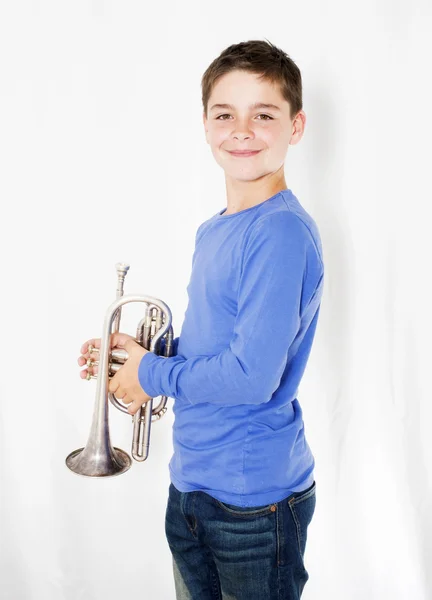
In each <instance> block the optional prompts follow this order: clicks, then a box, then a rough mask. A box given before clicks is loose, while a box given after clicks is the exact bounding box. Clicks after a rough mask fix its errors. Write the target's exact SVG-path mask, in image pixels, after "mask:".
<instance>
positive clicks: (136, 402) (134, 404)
mask: <svg viewBox="0 0 432 600" xmlns="http://www.w3.org/2000/svg"><path fill="white" fill-rule="evenodd" d="M123 402H124V400H123ZM141 406H142V403H141V402H140V401H139V400H134V401H133V402H132V404H130V405H129V406H128V409H127V410H128V413H129V414H131V415H134V414H135V413H136V412H138V411H139V409H140V408H141Z"/></svg>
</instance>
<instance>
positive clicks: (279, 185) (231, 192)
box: [223, 171, 287, 215]
mask: <svg viewBox="0 0 432 600" xmlns="http://www.w3.org/2000/svg"><path fill="white" fill-rule="evenodd" d="M272 176H275V177H272ZM272 176H271V177H270V178H265V179H264V178H263V179H258V180H256V181H252V182H251V181H247V182H244V181H236V180H230V179H228V178H226V180H225V187H226V194H227V209H226V211H225V212H224V213H223V214H224V215H231V214H234V213H236V212H240V211H241V210H245V209H246V208H251V207H252V206H256V205H257V204H261V202H264V201H265V200H267V199H268V198H271V197H272V196H274V195H275V194H277V193H278V192H280V191H282V190H286V189H287V184H286V182H285V176H284V173H283V171H282V173H279V172H277V173H273V174H272Z"/></svg>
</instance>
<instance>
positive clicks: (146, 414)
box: [66, 263, 174, 477]
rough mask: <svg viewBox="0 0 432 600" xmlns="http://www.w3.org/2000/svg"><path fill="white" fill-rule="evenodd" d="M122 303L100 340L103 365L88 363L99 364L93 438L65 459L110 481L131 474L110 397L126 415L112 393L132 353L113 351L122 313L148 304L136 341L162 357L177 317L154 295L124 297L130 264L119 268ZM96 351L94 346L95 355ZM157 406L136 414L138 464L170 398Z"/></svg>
mask: <svg viewBox="0 0 432 600" xmlns="http://www.w3.org/2000/svg"><path fill="white" fill-rule="evenodd" d="M116 269H117V275H118V282H117V299H116V300H115V302H113V303H112V304H111V306H110V307H109V308H108V310H107V312H106V315H105V320H104V325H103V332H102V338H101V347H100V350H99V361H96V362H95V361H91V360H89V361H88V362H87V365H88V366H89V367H91V366H92V365H93V364H97V365H99V370H98V375H97V376H96V375H91V376H90V377H87V379H90V378H92V379H97V387H96V402H95V405H94V412H93V422H92V425H91V429H90V435H89V438H88V440H87V444H86V446H85V447H84V448H79V449H78V450H74V451H73V452H71V454H69V455H68V457H67V458H66V465H67V467H68V468H69V469H70V470H71V471H73V472H74V473H77V474H78V475H84V476H86V477H110V476H113V475H120V474H121V473H124V472H125V471H127V470H128V469H129V468H130V466H131V464H132V460H131V458H130V456H129V455H128V454H127V452H125V451H124V450H120V448H114V447H113V446H111V441H110V432H109V424H108V399H109V400H110V402H111V403H112V404H113V405H114V406H115V407H116V408H118V409H119V410H121V411H122V412H125V413H127V414H129V413H128V412H127V406H126V405H124V404H123V403H122V402H121V401H120V400H119V399H118V398H116V397H115V395H114V394H111V393H110V392H109V391H108V383H109V378H110V376H113V375H114V374H115V373H116V372H117V371H118V370H119V369H120V368H121V366H122V365H123V364H124V363H125V362H126V360H127V358H128V354H127V352H126V351H125V350H121V349H117V350H116V349H112V350H111V351H110V339H111V334H112V333H115V332H118V331H119V326H120V316H121V309H122V306H123V305H124V304H128V303H129V302H143V303H144V304H145V313H144V317H143V318H142V319H141V321H140V322H139V324H138V327H137V334H136V338H135V339H136V341H137V342H138V343H139V344H140V345H141V346H143V348H146V349H147V350H150V351H151V352H154V353H155V354H158V355H159V354H160V353H159V350H160V346H161V340H162V338H163V337H164V336H165V346H164V353H163V356H166V357H168V356H171V355H172V351H173V336H174V332H173V328H172V315H171V311H170V309H169V307H168V306H167V305H166V304H165V303H164V302H162V301H161V300H158V299H157V298H153V297H152V296H141V295H139V296H137V295H127V296H124V295H123V285H124V279H125V277H126V274H127V272H128V270H129V265H127V264H124V263H118V264H117V265H116ZM92 352H97V350H96V349H94V348H93V349H91V348H90V354H91V353H92ZM161 398H162V400H161V401H160V403H159V404H158V405H157V407H156V408H153V399H152V400H149V401H148V402H146V403H145V404H143V406H142V407H141V408H140V409H139V410H138V411H137V412H136V413H135V414H134V415H133V416H132V421H133V424H134V428H133V439H132V456H133V458H134V459H135V460H136V461H139V462H142V461H144V460H146V458H147V456H148V453H149V447H150V428H151V422H152V421H156V420H159V419H160V418H161V417H162V416H163V415H164V414H165V413H166V410H167V409H166V403H167V400H168V397H167V396H161Z"/></svg>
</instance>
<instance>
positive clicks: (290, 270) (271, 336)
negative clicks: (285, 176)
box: [138, 213, 318, 406]
mask: <svg viewBox="0 0 432 600" xmlns="http://www.w3.org/2000/svg"><path fill="white" fill-rule="evenodd" d="M315 256H316V254H315V248H314V242H313V240H312V237H311V235H310V233H309V231H308V229H307V228H306V226H305V225H304V223H303V222H302V221H301V220H300V219H299V218H298V217H297V216H296V215H295V214H293V213H278V214H274V215H270V216H268V217H264V218H263V219H261V220H260V221H259V222H257V224H256V225H255V226H254V228H253V231H252V233H251V236H250V238H249V240H248V243H247V245H246V249H245V255H244V261H243V270H242V273H241V277H240V284H239V293H238V302H237V309H238V310H237V316H236V321H235V324H234V330H233V337H232V339H231V341H230V343H229V346H228V347H227V348H225V349H224V350H223V351H222V352H220V353H218V354H216V355H214V356H202V355H201V356H194V357H191V358H188V359H186V358H185V357H183V356H181V355H177V356H172V357H169V358H164V357H161V356H156V355H155V354H154V353H153V352H148V353H147V354H145V356H144V357H143V358H142V360H141V362H140V365H139V371H138V377H139V381H140V384H141V386H142V387H143V389H144V391H145V392H146V393H147V394H148V395H150V396H151V397H153V398H154V397H156V396H158V395H165V396H169V397H171V398H174V399H179V400H182V401H185V402H189V403H191V404H198V403H201V402H208V403H211V404H217V405H220V406H229V405H235V404H260V403H262V402H268V401H269V400H270V398H271V396H272V394H273V392H274V391H275V390H276V389H277V388H278V386H279V382H280V379H281V376H282V374H283V371H284V369H285V366H286V361H287V354H288V350H289V347H290V346H291V344H292V342H293V340H294V339H295V337H296V335H297V333H298V331H299V326H300V317H301V315H300V312H301V301H302V293H303V281H304V279H305V278H306V275H307V272H308V263H309V260H308V257H309V258H310V257H315ZM315 261H316V259H315ZM311 268H312V267H311ZM317 281H318V279H317Z"/></svg>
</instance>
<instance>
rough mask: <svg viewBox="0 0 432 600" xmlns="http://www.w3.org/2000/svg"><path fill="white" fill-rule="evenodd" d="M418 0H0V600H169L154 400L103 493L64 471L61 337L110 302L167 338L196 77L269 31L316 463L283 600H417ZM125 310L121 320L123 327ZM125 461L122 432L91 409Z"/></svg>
mask: <svg viewBox="0 0 432 600" xmlns="http://www.w3.org/2000/svg"><path fill="white" fill-rule="evenodd" d="M431 13H432V8H431V4H430V2H427V1H426V0H413V1H411V2H390V1H384V0H382V1H376V2H371V1H370V0H367V1H366V2H361V3H358V2H357V3H353V2H342V1H339V2H337V1H333V2H327V3H322V2H319V1H318V0H315V1H311V2H306V3H305V2H301V3H300V2H295V3H294V2H286V1H284V2H282V1H281V2H276V1H274V2H273V3H264V4H263V3H260V2H238V3H234V2H224V1H222V2H218V3H216V4H215V3H207V4H206V3H199V2H190V1H189V2H182V3H176V2H164V3H162V4H160V5H158V4H156V3H144V2H137V1H130V2H113V1H111V2H110V1H104V0H93V1H90V0H87V1H82V0H77V1H75V2H66V1H64V0H63V1H62V0H60V1H58V0H57V1H48V0H45V1H41V0H39V1H38V0H34V1H30V0H28V1H26V2H24V1H21V2H20V1H18V2H4V3H2V4H1V7H0V168H1V177H0V197H1V206H2V209H1V257H2V277H1V281H2V288H1V305H2V327H1V330H2V336H1V337H2V341H1V353H2V356H1V363H0V364H1V366H2V369H1V375H0V393H1V404H0V477H1V479H0V485H1V497H0V502H1V504H0V569H1V574H0V596H1V598H2V600H3V599H5V600H24V599H25V600H39V599H41V600H99V599H101V598H104V599H106V600H114V599H117V598H119V597H120V598H128V597H135V598H138V597H140V598H151V599H152V600H153V599H155V600H159V599H161V600H172V599H174V598H175V594H174V582H173V578H172V571H171V555H170V552H169V548H168V544H167V542H166V539H165V533H164V515H165V507H166V501H167V492H168V485H169V475H168V462H169V459H170V457H171V453H172V442H171V427H172V421H173V416H172V410H171V407H172V402H173V401H172V400H171V399H170V400H169V404H168V406H169V409H170V410H169V412H168V413H167V415H165V417H164V418H163V419H162V420H161V421H160V422H159V423H156V424H154V425H153V428H152V438H151V448H150V456H149V459H148V460H147V461H146V462H145V463H141V464H138V463H134V464H133V467H132V468H131V470H130V471H129V472H128V473H127V474H125V475H122V476H121V477H116V478H108V479H105V480H96V479H87V478H83V477H78V476H76V475H74V474H72V473H71V472H69V471H68V469H67V468H66V467H65V464H64V460H65V457H66V456H67V454H69V453H70V452H71V451H72V450H74V449H76V448H79V447H81V446H83V445H84V444H85V442H86V440H87V437H88V433H89V429H90V423H91V416H92V412H93V404H94V392H95V388H96V384H95V382H94V381H92V382H90V383H87V382H84V381H82V380H81V379H80V378H79V367H78V366H77V362H76V361H77V358H78V355H79V348H80V346H81V344H82V343H83V342H84V341H85V340H87V339H88V338H90V337H94V336H99V335H100V333H101V328H102V321H103V315H104V313H105V311H106V309H107V307H108V306H109V304H110V303H111V302H112V300H113V299H114V298H115V285H116V276H115V269H114V264H115V263H116V262H117V261H120V260H123V261H128V262H130V264H131V270H130V272H129V275H128V276H127V279H126V284H125V292H126V293H130V292H139V293H144V294H149V295H153V296H156V297H159V298H161V299H163V300H164V301H165V302H166V303H167V304H168V305H169V306H170V308H171V310H172V312H173V317H174V320H173V326H174V334H175V335H178V334H179V332H180V328H181V325H182V321H183V317H184V312H185V310H186V306H187V294H186V286H187V284H188V281H189V276H190V269H191V259H192V252H193V244H194V236H195V232H196V229H197V227H198V226H199V224H200V223H201V222H202V221H204V220H205V219H207V218H209V217H210V216H212V215H213V214H215V213H216V212H217V211H218V210H222V208H224V207H225V186H224V179H223V172H222V171H221V169H220V168H219V167H218V166H217V165H216V163H215V162H214V159H213V157H212V155H211V152H210V148H209V146H208V145H207V144H206V143H205V137H204V130H203V126H202V120H201V115H202V107H201V88H200V79H201V76H202V74H203V72H204V71H205V69H206V68H207V66H208V65H209V63H210V62H211V61H212V60H213V59H214V58H215V57H216V56H217V55H218V54H219V53H220V52H221V51H222V50H223V49H224V48H225V47H226V46H228V45H230V44H233V43H238V42H240V41H246V40H249V39H264V38H268V39H269V40H270V41H272V42H273V43H274V44H276V45H278V46H280V47H281V48H283V49H284V50H285V51H286V52H287V53H288V54H289V55H290V56H291V57H292V58H293V59H294V60H295V61H296V62H297V64H298V66H299V67H300V69H301V72H302V76H303V83H304V110H305V112H306V115H307V123H306V130H305V135H304V138H303V140H302V141H301V143H300V144H299V145H298V146H295V147H290V149H289V152H288V155H287V161H286V179H287V184H288V187H289V188H290V189H291V190H292V191H293V192H294V193H295V194H296V195H297V197H298V198H299V200H300V201H301V202H302V204H303V205H304V207H305V208H306V210H308V211H309V212H310V214H311V215H312V216H313V217H314V219H315V220H316V222H317V224H318V227H319V229H320V232H321V237H322V241H323V249H324V258H325V267H326V285H325V292H324V297H323V302H322V308H321V316H320V323H319V327H318V331H317V335H316V338H315V345H314V349H313V352H312V355H311V359H310V362H309V366H308V369H307V371H306V374H305V377H304V379H303V382H302V385H301V388H300V393H299V401H300V403H301V405H302V408H303V411H304V419H305V429H306V435H307V438H308V441H309V444H310V446H311V448H312V450H313V453H314V455H315V459H316V472H315V475H316V481H317V507H316V512H315V516H314V519H313V522H312V524H311V526H310V528H309V537H308V545H307V550H306V566H307V568H308V571H309V574H310V580H309V582H308V584H307V585H306V588H305V591H304V594H303V597H304V598H305V600H315V599H318V598H319V600H324V599H329V600H330V599H331V600H346V599H348V598H349V599H350V600H364V599H365V598H368V599H369V600H381V599H384V598H392V599H393V600H406V599H407V598H409V599H410V600H426V599H427V598H432V571H431V570H430V569H429V568H428V567H429V566H430V564H431V560H432V548H431V539H432V538H431V528H432V518H431V511H430V504H431V468H430V464H431V461H432V450H431V443H430V430H431V418H432V409H431V402H430V400H431V393H430V384H429V380H430V339H431V333H432V331H431V330H432V327H431V319H430V307H431V303H432V297H431V284H430V279H431V267H430V257H431V242H430V240H431V231H430V229H431V228H430V216H429V215H430V203H431V200H432V197H431V185H430V174H431V150H430V148H431V133H432V128H431V99H432V98H431V91H430V57H431V50H432V48H431V43H430V32H431V25H432V23H431ZM139 318H140V315H139V312H138V311H137V310H136V309H135V308H134V307H131V306H130V305H129V306H128V307H127V309H125V310H124V312H123V320H122V330H123V331H126V332H128V333H131V334H134V333H135V327H136V324H137V322H138V320H139ZM111 433H112V441H113V444H114V445H116V446H119V447H120V448H123V449H125V450H127V451H128V452H129V451H130V445H131V436H132V423H131V418H130V417H128V416H126V415H124V414H122V413H120V412H118V411H115V410H111Z"/></svg>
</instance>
